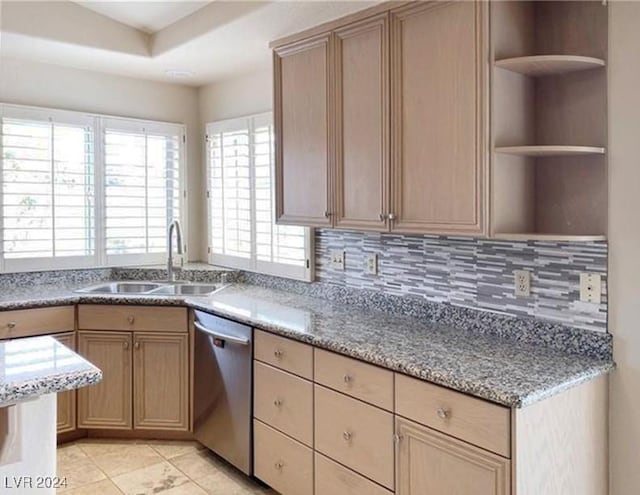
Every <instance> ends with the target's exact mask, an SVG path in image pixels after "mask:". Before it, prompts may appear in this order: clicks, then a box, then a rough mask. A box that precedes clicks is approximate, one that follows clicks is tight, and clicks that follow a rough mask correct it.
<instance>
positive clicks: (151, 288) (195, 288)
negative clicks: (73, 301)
mask: <svg viewBox="0 0 640 495" xmlns="http://www.w3.org/2000/svg"><path fill="white" fill-rule="evenodd" d="M220 288H221V286H219V285H214V284H190V283H177V284H176V283H166V282H165V283H154V282H106V283H103V284H100V285H94V286H92V287H86V288H83V289H78V290H77V291H76V292H80V293H83V294H139V295H157V296H187V295H188V296H207V295H209V294H213V293H214V292H215V291H216V290H218V289H220Z"/></svg>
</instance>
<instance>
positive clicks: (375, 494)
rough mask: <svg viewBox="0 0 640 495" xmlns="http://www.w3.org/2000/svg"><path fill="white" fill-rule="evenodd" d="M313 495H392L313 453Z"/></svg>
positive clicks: (354, 473)
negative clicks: (314, 489) (314, 488)
mask: <svg viewBox="0 0 640 495" xmlns="http://www.w3.org/2000/svg"><path fill="white" fill-rule="evenodd" d="M314 460H315V465H314V467H315V470H316V472H315V487H316V491H315V495H336V494H338V493H339V494H340V495H393V492H390V491H389V490H387V489H385V488H382V487H381V486H380V485H377V484H375V483H374V482H372V481H369V480H368V479H367V478H365V477H364V476H361V475H359V474H358V473H356V472H355V471H352V470H351V469H348V468H346V467H344V466H342V465H340V464H338V463H337V462H334V461H332V460H331V459H329V458H328V457H325V456H323V455H322V454H319V453H317V452H316V453H315V454H314Z"/></svg>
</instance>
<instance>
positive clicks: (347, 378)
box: [342, 375, 353, 385]
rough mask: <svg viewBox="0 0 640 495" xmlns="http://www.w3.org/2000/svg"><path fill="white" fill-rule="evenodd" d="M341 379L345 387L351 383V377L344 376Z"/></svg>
mask: <svg viewBox="0 0 640 495" xmlns="http://www.w3.org/2000/svg"><path fill="white" fill-rule="evenodd" d="M342 379H343V380H344V383H346V384H347V385H349V384H350V383H351V382H352V381H353V377H352V376H351V375H344V376H343V377H342Z"/></svg>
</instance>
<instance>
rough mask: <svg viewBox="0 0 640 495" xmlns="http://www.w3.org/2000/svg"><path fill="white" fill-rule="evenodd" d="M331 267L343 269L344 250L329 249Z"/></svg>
mask: <svg viewBox="0 0 640 495" xmlns="http://www.w3.org/2000/svg"><path fill="white" fill-rule="evenodd" d="M331 267H332V268H333V269H334V270H344V251H339V250H337V249H336V250H333V251H331Z"/></svg>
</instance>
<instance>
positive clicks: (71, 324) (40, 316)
mask: <svg viewBox="0 0 640 495" xmlns="http://www.w3.org/2000/svg"><path fill="white" fill-rule="evenodd" d="M74 328H75V313H74V311H73V306H56V307H50V308H36V309H20V310H15V311H2V312H0V339H14V338H17V337H30V336H32V335H46V334H49V333H59V332H70V331H73V330H74Z"/></svg>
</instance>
